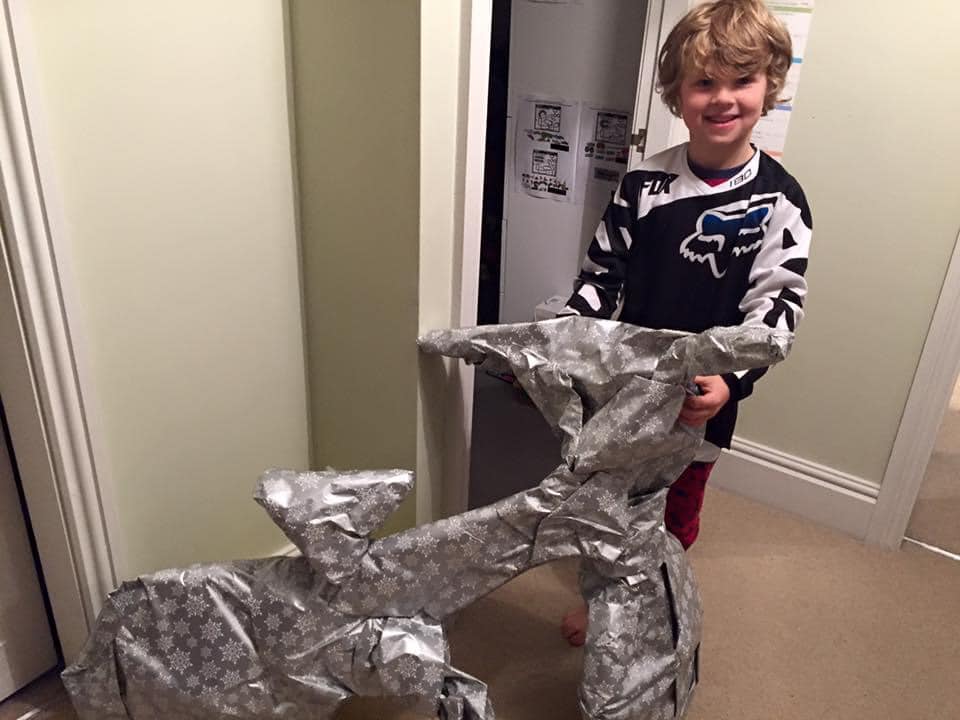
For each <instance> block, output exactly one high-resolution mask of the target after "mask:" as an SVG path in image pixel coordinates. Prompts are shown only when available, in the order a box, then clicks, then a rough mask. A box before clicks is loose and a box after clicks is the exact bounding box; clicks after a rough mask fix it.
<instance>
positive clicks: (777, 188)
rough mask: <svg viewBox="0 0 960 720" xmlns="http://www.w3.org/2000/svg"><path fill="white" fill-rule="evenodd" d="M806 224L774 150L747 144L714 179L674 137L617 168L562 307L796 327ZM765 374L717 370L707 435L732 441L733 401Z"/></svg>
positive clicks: (696, 324) (694, 328)
mask: <svg viewBox="0 0 960 720" xmlns="http://www.w3.org/2000/svg"><path fill="white" fill-rule="evenodd" d="M812 229H813V223H812V220H811V217H810V208H809V207H808V206H807V202H806V199H805V198H804V195H803V191H802V190H801V189H800V185H799V184H798V183H797V181H796V180H795V179H794V178H793V177H792V176H791V175H790V174H789V173H788V172H787V171H786V170H784V168H783V167H782V166H781V165H780V164H779V163H778V162H777V161H776V160H774V159H772V158H771V157H770V156H768V155H766V154H764V153H763V152H760V151H757V152H755V153H754V155H753V158H751V160H750V161H749V162H748V163H747V164H746V165H744V166H743V168H742V169H741V170H740V172H738V173H737V174H736V175H735V176H734V177H732V178H730V179H729V180H726V181H724V182H722V183H721V184H719V185H716V186H711V185H710V184H708V183H707V182H705V181H704V180H701V179H700V178H699V177H697V175H695V174H694V173H693V171H692V170H691V169H690V166H689V164H688V162H687V146H686V144H683V145H678V146H676V147H673V148H670V149H669V150H666V151H664V152H662V153H659V154H657V155H655V156H653V157H651V158H648V159H647V160H644V161H643V163H642V164H641V165H640V167H639V168H638V169H636V170H634V171H632V172H629V173H627V174H626V175H625V176H624V178H623V180H622V182H621V184H620V187H619V188H618V189H617V192H616V193H615V194H614V196H613V199H612V200H611V202H610V204H609V205H608V206H607V209H606V212H605V213H604V215H603V219H602V220H601V222H600V225H599V227H598V228H597V232H596V234H595V235H594V238H593V241H592V242H591V243H590V247H589V249H588V250H587V256H586V258H585V259H584V261H583V266H582V268H581V272H580V275H579V277H578V278H577V280H576V283H575V289H574V294H573V296H572V297H571V298H570V299H569V300H568V301H567V307H566V308H565V309H564V314H565V313H576V314H579V315H586V316H591V317H602V318H616V319H619V320H621V321H622V322H629V323H634V324H636V325H642V326H644V327H649V328H669V329H673V330H686V331H689V332H702V331H703V330H706V329H708V328H711V327H715V326H718V325H724V326H729V325H743V324H746V325H754V324H756V325H759V324H763V325H768V326H770V327H777V328H784V329H788V330H791V331H793V330H795V329H796V327H797V325H798V324H799V322H800V320H801V318H802V317H803V299H804V296H805V295H806V292H807V284H806V281H805V280H804V273H805V272H806V269H807V256H808V253H809V249H810V238H811V234H812ZM764 372H766V370H765V369H758V370H751V371H748V372H741V373H737V374H735V375H734V374H731V375H728V376H724V379H725V380H726V381H727V384H728V385H729V386H730V402H728V403H727V404H726V405H725V406H724V408H723V409H722V410H721V411H720V413H719V414H718V415H717V416H716V417H714V418H713V419H712V420H711V421H710V422H709V423H708V425H707V433H706V439H707V440H708V441H710V442H713V443H714V444H715V445H718V446H720V447H729V446H730V439H731V437H732V436H733V428H734V425H735V423H736V417H737V402H738V401H740V400H742V399H743V398H745V397H747V396H748V395H749V394H750V393H751V392H752V390H753V383H754V381H755V380H756V379H757V378H759V377H760V376H761V375H763V373H764Z"/></svg>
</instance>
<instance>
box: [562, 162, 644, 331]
mask: <svg viewBox="0 0 960 720" xmlns="http://www.w3.org/2000/svg"><path fill="white" fill-rule="evenodd" d="M633 186H634V183H633V182H632V176H631V175H630V174H629V173H628V174H627V175H625V176H624V178H623V180H622V181H621V183H620V185H619V187H617V191H616V192H615V193H614V194H613V198H612V199H611V200H610V204H609V205H607V209H606V210H605V211H604V213H603V218H602V219H601V220H600V224H599V225H598V226H597V231H596V232H595V233H594V235H593V239H592V240H591V241H590V246H589V247H588V248H587V254H586V257H584V259H583V264H582V265H581V266H580V274H579V275H578V276H577V278H576V280H575V281H574V284H573V295H571V296H570V299H569V300H567V304H566V306H565V307H564V308H563V310H561V311H560V313H559V315H583V316H585V317H596V318H603V319H611V318H616V317H617V316H618V315H619V312H620V307H621V302H622V300H623V285H624V282H625V280H626V274H627V260H628V257H629V254H630V247H631V245H632V244H633V238H632V237H631V236H630V227H631V225H632V221H633V219H634V218H635V217H636V199H637V193H636V192H635V189H634V187H633Z"/></svg>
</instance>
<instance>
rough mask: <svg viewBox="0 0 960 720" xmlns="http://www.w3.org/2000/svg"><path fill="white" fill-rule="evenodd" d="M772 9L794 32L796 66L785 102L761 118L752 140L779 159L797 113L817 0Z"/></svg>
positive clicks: (795, 0) (779, 2)
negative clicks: (797, 100) (791, 119)
mask: <svg viewBox="0 0 960 720" xmlns="http://www.w3.org/2000/svg"><path fill="white" fill-rule="evenodd" d="M769 7H770V10H771V11H773V14H774V15H776V16H777V17H778V18H779V19H780V20H781V22H783V24H784V25H786V27H787V30H788V31H789V32H790V38H791V39H792V40H793V63H792V64H791V65H790V71H789V72H788V73H787V81H786V84H785V85H784V88H783V92H782V94H781V97H782V98H784V99H783V102H780V103H777V105H776V106H775V107H774V108H773V109H772V110H771V111H770V112H769V113H767V114H766V115H765V116H764V117H762V118H760V122H758V123H757V125H756V127H755V128H754V129H753V136H752V138H751V139H752V140H753V143H754V144H755V145H756V146H757V147H758V148H760V149H761V150H763V151H764V152H766V153H767V154H768V155H772V156H773V157H776V158H779V157H780V156H781V155H783V148H784V145H785V144H786V141H787V127H788V126H789V124H790V116H791V114H792V113H793V103H794V101H795V100H796V98H797V87H798V86H799V84H800V70H801V69H802V67H803V58H804V53H805V52H806V47H807V36H808V35H809V34H810V21H811V20H812V18H813V0H776V2H771V3H770V4H769Z"/></svg>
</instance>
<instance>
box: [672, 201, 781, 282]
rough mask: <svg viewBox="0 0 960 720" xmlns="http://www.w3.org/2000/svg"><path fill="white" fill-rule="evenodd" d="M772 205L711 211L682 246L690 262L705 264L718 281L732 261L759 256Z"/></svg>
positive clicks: (733, 207) (740, 206) (705, 212)
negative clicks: (758, 252) (750, 254)
mask: <svg viewBox="0 0 960 720" xmlns="http://www.w3.org/2000/svg"><path fill="white" fill-rule="evenodd" d="M772 215H773V205H772V204H771V203H769V202H766V203H764V204H762V205H753V206H746V207H744V203H743V202H738V203H733V204H732V205H725V206H723V207H718V208H711V209H709V210H705V211H704V212H703V213H701V215H700V217H699V218H697V229H696V231H695V232H693V233H692V234H690V235H688V236H687V237H686V238H685V239H684V241H683V242H682V243H681V244H680V254H681V255H682V256H683V257H684V258H686V259H687V260H689V261H690V262H696V263H706V264H707V265H709V266H710V270H712V271H713V275H714V277H716V278H722V277H723V276H724V275H726V273H727V268H728V267H729V265H730V258H731V257H740V256H741V255H747V254H748V253H752V252H756V251H757V250H758V249H759V248H760V245H761V244H762V243H763V236H764V235H765V234H766V232H767V225H768V224H769V222H770V217H771V216H772Z"/></svg>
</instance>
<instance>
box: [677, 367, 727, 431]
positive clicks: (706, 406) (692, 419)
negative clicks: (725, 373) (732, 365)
mask: <svg viewBox="0 0 960 720" xmlns="http://www.w3.org/2000/svg"><path fill="white" fill-rule="evenodd" d="M693 381H694V382H695V383H696V384H697V385H699V386H700V392H701V394H700V395H689V396H687V399H686V400H685V401H684V403H683V407H682V408H681V409H680V422H682V423H683V424H684V425H691V426H693V427H699V426H700V425H703V424H704V423H705V422H707V420H709V419H710V418H712V417H713V416H714V415H716V414H717V413H718V412H720V408H722V407H723V406H724V405H726V403H727V400H729V399H730V388H729V387H727V383H726V382H724V379H723V378H722V377H720V376H719V375H698V376H697V377H695V378H694V379H693Z"/></svg>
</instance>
